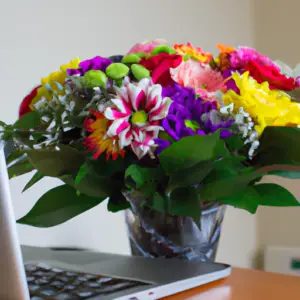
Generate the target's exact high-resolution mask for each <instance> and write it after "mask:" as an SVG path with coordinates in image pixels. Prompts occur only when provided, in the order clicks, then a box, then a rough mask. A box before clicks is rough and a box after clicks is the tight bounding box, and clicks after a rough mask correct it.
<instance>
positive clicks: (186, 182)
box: [168, 161, 213, 190]
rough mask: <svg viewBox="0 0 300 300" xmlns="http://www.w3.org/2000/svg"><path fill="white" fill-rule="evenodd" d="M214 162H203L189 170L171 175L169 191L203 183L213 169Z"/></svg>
mask: <svg viewBox="0 0 300 300" xmlns="http://www.w3.org/2000/svg"><path fill="white" fill-rule="evenodd" d="M212 165H213V162H212V161H203V162H201V163H198V164H197V165H195V166H192V167H191V168H189V169H184V170H180V171H178V172H175V173H172V174H171V175H170V181H169V187H168V190H173V189H175V188H178V187H184V186H191V185H195V184H199V183H201V181H202V180H203V179H204V178H205V177H206V176H207V175H208V174H209V172H210V171H211V169H212Z"/></svg>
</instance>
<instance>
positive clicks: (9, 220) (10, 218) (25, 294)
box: [0, 143, 29, 300]
mask: <svg viewBox="0 0 300 300" xmlns="http://www.w3.org/2000/svg"><path fill="white" fill-rule="evenodd" d="M0 241H1V242H0V255H1V259H0V270H1V271H0V299H5V300H10V299H12V300H15V299H18V300H28V299H29V291H28V287H27V281H26V275H25V270H24V267H23V259H22V254H21V249H20V243H19V239H18V234H17V228H16V222H15V216H14V213H13V207H12V202H11V194H10V188H9V178H8V174H7V169H6V160H5V155H4V144H2V143H0Z"/></svg>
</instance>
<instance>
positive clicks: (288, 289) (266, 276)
mask: <svg viewBox="0 0 300 300" xmlns="http://www.w3.org/2000/svg"><path fill="white" fill-rule="evenodd" d="M187 299H188V300H254V299H255V300H269V299H270V300H271V299H272V300H282V299H283V300H294V299H295V300H296V299H300V277H296V276H289V275H281V274H274V273H266V272H262V271H255V270H250V269H237V268H233V270H232V274H231V275H230V276H229V277H228V278H226V279H222V280H219V281H217V282H213V283H210V284H206V285H203V286H200V287H198V288H195V289H192V290H189V291H186V292H183V293H179V294H177V295H174V296H170V297H167V298H164V300H187Z"/></svg>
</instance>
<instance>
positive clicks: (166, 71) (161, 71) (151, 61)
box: [140, 53, 182, 86]
mask: <svg viewBox="0 0 300 300" xmlns="http://www.w3.org/2000/svg"><path fill="white" fill-rule="evenodd" d="M181 62H182V56H180V55H177V54H168V53H160V54H158V55H155V56H151V57H150V58H148V59H143V60H141V62H140V64H141V65H143V66H144V67H145V68H146V69H148V70H149V71H151V77H152V81H153V83H158V84H161V85H163V86H166V85H169V84H170V83H172V82H173V80H172V78H171V75H170V68H176V67H178V66H179V65H180V64H181Z"/></svg>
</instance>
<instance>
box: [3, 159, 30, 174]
mask: <svg viewBox="0 0 300 300" xmlns="http://www.w3.org/2000/svg"><path fill="white" fill-rule="evenodd" d="M34 169H35V168H34V166H33V165H32V164H31V163H30V162H29V161H28V160H27V159H24V160H21V161H19V162H17V163H16V164H13V165H11V166H10V167H9V168H8V169H7V171H8V176H9V178H14V177H17V176H20V175H23V174H26V173H29V172H31V171H33V170H34Z"/></svg>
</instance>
